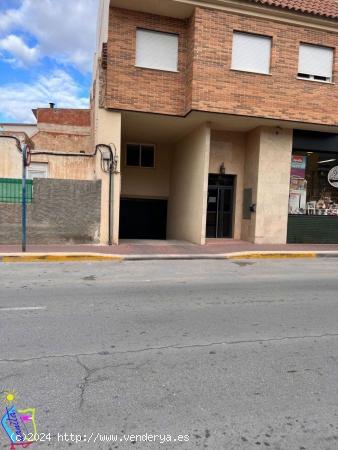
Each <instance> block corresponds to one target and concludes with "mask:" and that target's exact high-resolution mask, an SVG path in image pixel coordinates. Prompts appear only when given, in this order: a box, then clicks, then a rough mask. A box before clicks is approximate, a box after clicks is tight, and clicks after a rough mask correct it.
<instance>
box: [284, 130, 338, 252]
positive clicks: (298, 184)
mask: <svg viewBox="0 0 338 450" xmlns="http://www.w3.org/2000/svg"><path fill="white" fill-rule="evenodd" d="M288 242H289V243H318V244H322V243H327V244H333V243H338V135H331V134H326V133H309V132H304V131H295V133H294V142H293V152H292V159H291V174H290V194H289V221H288Z"/></svg>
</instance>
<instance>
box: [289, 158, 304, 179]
mask: <svg viewBox="0 0 338 450" xmlns="http://www.w3.org/2000/svg"><path fill="white" fill-rule="evenodd" d="M305 169H306V156H299V155H292V160H291V177H295V178H305Z"/></svg>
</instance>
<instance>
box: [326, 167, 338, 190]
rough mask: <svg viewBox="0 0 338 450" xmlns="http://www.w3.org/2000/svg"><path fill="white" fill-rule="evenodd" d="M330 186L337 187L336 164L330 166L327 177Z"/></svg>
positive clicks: (337, 169)
mask: <svg viewBox="0 0 338 450" xmlns="http://www.w3.org/2000/svg"><path fill="white" fill-rule="evenodd" d="M327 179H328V181H329V183H330V184H331V186H333V187H335V188H338V166H336V167H332V169H331V170H330V172H329V175H328V177H327Z"/></svg>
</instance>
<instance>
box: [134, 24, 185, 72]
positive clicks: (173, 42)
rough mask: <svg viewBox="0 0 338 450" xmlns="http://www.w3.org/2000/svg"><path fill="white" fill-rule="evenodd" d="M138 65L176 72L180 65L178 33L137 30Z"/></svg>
mask: <svg viewBox="0 0 338 450" xmlns="http://www.w3.org/2000/svg"><path fill="white" fill-rule="evenodd" d="M136 66H138V67H146V68H149V69H159V70H168V71H173V72H176V71H177V66H178V35H176V34H169V33H161V32H158V31H150V30H141V29H139V30H137V32H136Z"/></svg>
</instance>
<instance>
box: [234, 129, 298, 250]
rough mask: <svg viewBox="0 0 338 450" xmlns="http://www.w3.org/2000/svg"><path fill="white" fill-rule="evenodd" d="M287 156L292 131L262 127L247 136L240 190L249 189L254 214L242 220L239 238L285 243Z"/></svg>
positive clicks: (258, 241) (256, 241)
mask: <svg viewBox="0 0 338 450" xmlns="http://www.w3.org/2000/svg"><path fill="white" fill-rule="evenodd" d="M291 153H292V130H284V129H280V128H275V127H274V128H267V127H262V128H257V129H256V130H254V131H252V132H251V133H249V134H248V137H247V143H246V157H245V174H244V180H245V182H244V189H246V188H247V189H252V202H253V203H255V204H256V213H252V214H251V219H250V220H245V219H243V223H242V239H244V240H247V241H251V242H254V243H257V244H285V243H286V239H287V221H288V201H289V185H290V164H291Z"/></svg>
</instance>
